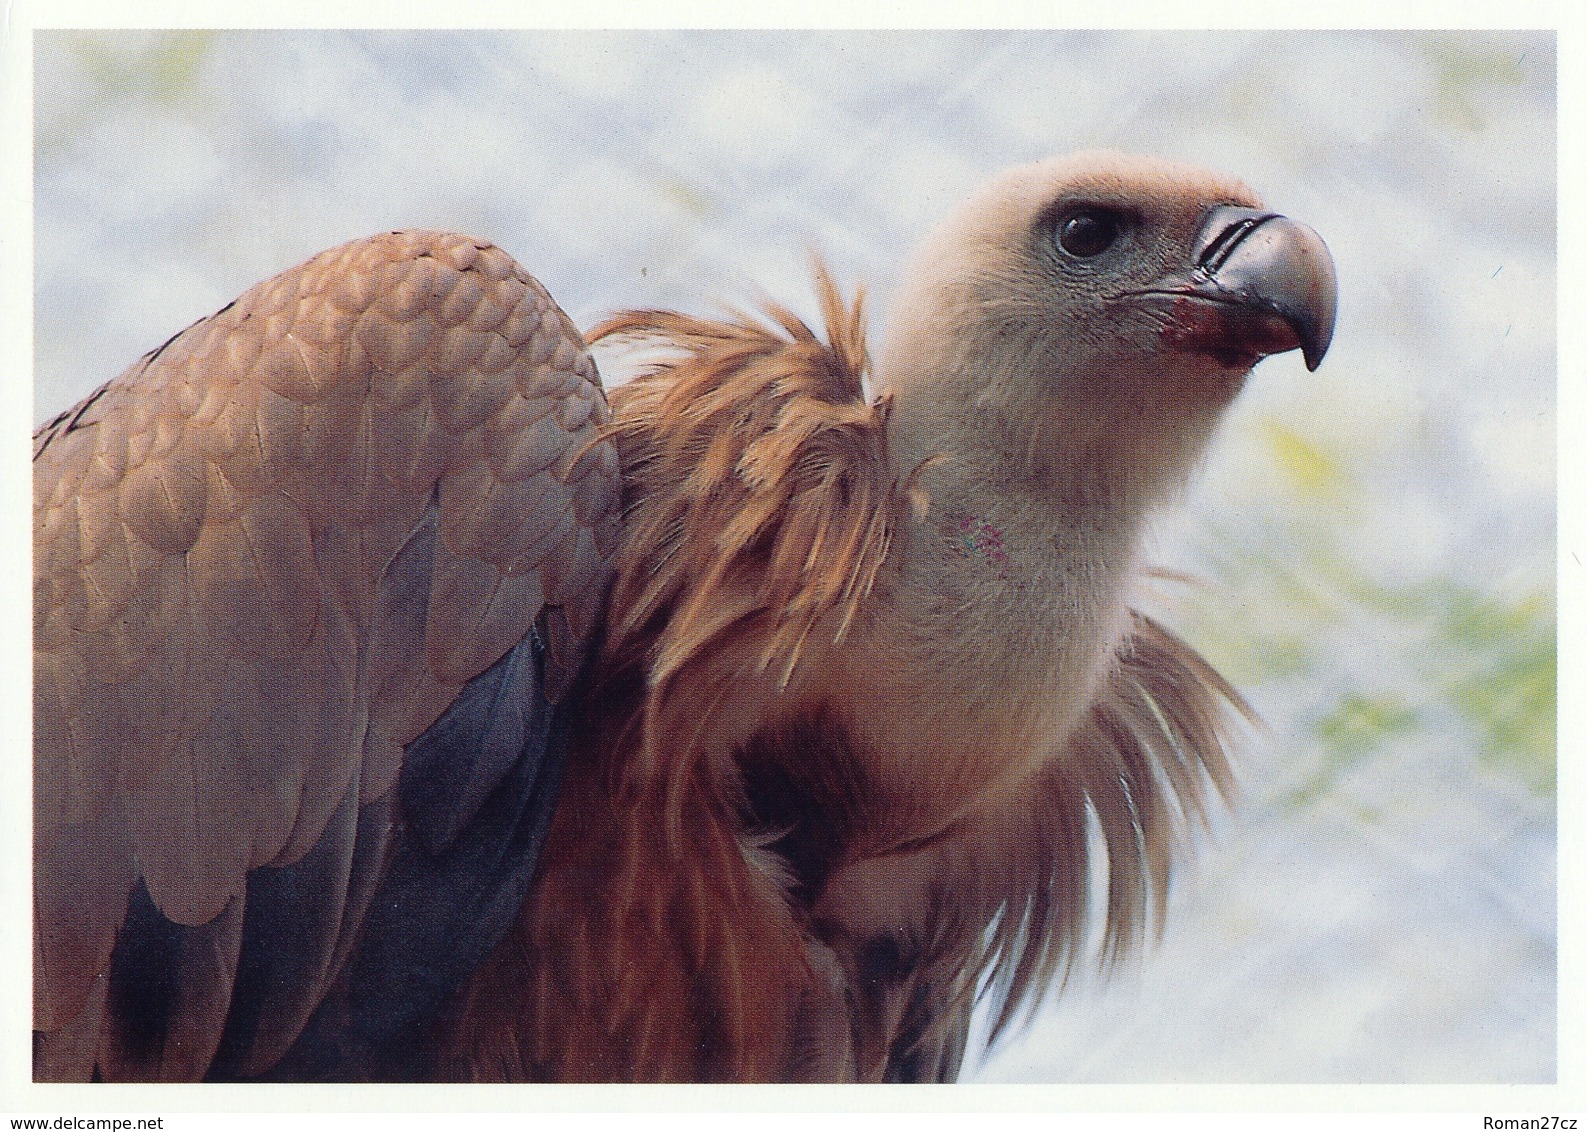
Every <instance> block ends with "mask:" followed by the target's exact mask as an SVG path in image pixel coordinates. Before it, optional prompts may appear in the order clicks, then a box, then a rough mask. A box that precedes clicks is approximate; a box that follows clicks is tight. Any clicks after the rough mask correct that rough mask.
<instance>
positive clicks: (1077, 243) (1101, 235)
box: [1058, 208, 1124, 259]
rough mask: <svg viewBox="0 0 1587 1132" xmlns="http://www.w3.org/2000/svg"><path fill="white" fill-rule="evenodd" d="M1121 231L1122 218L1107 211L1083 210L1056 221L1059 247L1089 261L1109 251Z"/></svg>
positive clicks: (1122, 228) (1098, 209)
mask: <svg viewBox="0 0 1587 1132" xmlns="http://www.w3.org/2000/svg"><path fill="white" fill-rule="evenodd" d="M1123 231H1124V219H1123V217H1121V216H1120V215H1119V214H1118V213H1116V212H1113V211H1110V210H1109V209H1106V208H1082V209H1079V210H1077V211H1075V212H1071V213H1069V214H1068V215H1067V216H1065V217H1063V218H1062V219H1061V220H1059V221H1058V246H1059V247H1060V248H1062V249H1063V250H1064V251H1066V252H1068V253H1069V254H1070V255H1072V256H1074V257H1075V258H1076V259H1090V258H1091V257H1093V256H1099V255H1101V254H1102V253H1103V252H1105V251H1107V250H1108V249H1109V248H1111V247H1112V246H1113V245H1114V244H1115V243H1116V242H1117V241H1118V238H1119V234H1120V233H1121V232H1123Z"/></svg>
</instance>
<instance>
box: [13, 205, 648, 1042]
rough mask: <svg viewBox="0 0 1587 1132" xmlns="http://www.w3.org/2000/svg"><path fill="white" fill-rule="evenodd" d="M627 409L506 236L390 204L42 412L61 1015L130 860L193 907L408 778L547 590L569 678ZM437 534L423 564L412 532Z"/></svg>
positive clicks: (584, 629) (212, 1011)
mask: <svg viewBox="0 0 1587 1132" xmlns="http://www.w3.org/2000/svg"><path fill="white" fill-rule="evenodd" d="M607 415H608V414H607V409H606V404H605V400H604V397H603V395H602V393H601V390H600V386H599V381H598V378H597V376H596V373H595V369H594V365H593V363H592V362H591V360H590V358H589V356H588V355H587V353H585V352H584V349H583V343H582V340H581V339H580V337H579V335H578V333H577V331H576V330H575V329H574V328H573V326H572V325H571V324H570V323H569V322H568V321H567V319H566V317H565V316H564V315H563V314H562V312H561V311H560V310H558V309H557V308H556V306H555V305H554V304H553V303H552V301H551V300H550V298H549V297H548V296H547V295H546V293H545V291H544V290H543V289H542V288H541V287H540V286H539V284H537V283H536V282H535V281H534V280H532V279H531V278H529V277H528V276H527V275H526V274H524V273H523V271H522V269H521V268H519V267H518V266H517V265H516V264H514V263H513V262H512V260H511V259H510V258H509V257H508V256H507V255H506V254H505V253H503V252H502V251H500V250H499V249H497V248H495V247H492V246H490V245H488V244H484V243H481V242H478V241H475V240H472V239H469V238H467V237H463V236H456V235H448V234H442V233H433V232H393V233H387V234H384V235H380V236H376V237H373V238H370V239H366V240H359V241H354V242H352V243H349V244H346V245H344V246H342V247H339V248H336V249H333V250H331V251H328V252H325V253H323V254H321V255H319V256H316V257H315V258H314V259H312V260H310V261H309V262H308V263H306V264H304V265H302V266H301V267H299V268H296V269H294V270H292V271H288V272H286V273H284V274H282V275H280V276H278V277H276V278H275V279H272V280H270V281H268V282H266V283H263V284H261V285H259V286H258V287H255V288H254V289H252V290H250V291H249V292H247V293H246V294H245V295H243V296H242V297H241V298H239V299H238V300H237V301H236V302H234V303H232V304H230V305H229V306H227V307H226V308H225V309H224V310H222V311H220V312H219V313H218V314H216V315H215V316H213V317H211V318H209V319H205V320H203V321H202V322H199V323H197V324H195V325H194V326H192V327H189V328H188V329H187V330H186V331H184V332H182V333H181V334H179V335H177V336H176V337H175V338H173V339H172V340H171V341H169V342H167V343H166V344H165V346H163V347H161V348H160V349H159V350H156V351H153V352H151V353H150V354H149V355H147V356H146V357H145V358H143V359H142V360H140V361H139V362H138V363H137V364H136V365H134V366H133V367H132V368H131V369H129V370H128V371H127V372H126V373H125V374H123V375H122V376H121V377H119V378H117V379H116V380H115V381H112V382H110V383H109V384H107V385H106V386H105V387H104V388H102V389H101V390H99V391H98V392H96V393H95V394H94V395H92V396H91V397H89V398H88V399H86V400H85V401H84V402H83V403H82V404H81V405H79V406H76V407H75V408H74V409H72V410H69V411H68V412H66V413H63V414H61V416H60V417H58V418H56V419H55V420H54V421H52V422H50V424H48V425H47V426H45V427H44V428H43V429H41V430H40V432H39V433H38V434H37V436H36V438H35V459H34V476H35V480H34V483H35V490H34V497H35V507H34V541H35V565H36V577H35V642H36V653H35V656H36V661H35V664H36V712H35V716H36V739H35V766H36V771H35V775H36V781H37V788H36V800H35V853H36V857H37V877H38V885H37V889H36V896H35V911H36V918H37V923H36V933H35V939H36V952H37V955H36V967H35V970H36V978H35V1010H36V1025H37V1026H38V1027H39V1028H40V1029H41V1030H44V1031H54V1030H60V1029H62V1028H63V1027H68V1025H69V1024H70V1023H71V1022H72V1020H73V1019H74V1018H75V1017H76V1016H77V1015H78V1014H79V1013H80V1012H81V1011H82V1010H83V1008H84V1005H85V1003H88V1002H89V1000H90V993H91V991H92V990H93V988H94V987H95V986H96V980H97V983H98V984H102V983H103V980H102V979H101V978H100V976H101V975H102V974H103V972H104V970H105V965H106V961H107V956H108V954H109V951H110V947H111V944H112V941H113V939H114V934H115V932H116V930H117V928H118V927H119V925H120V922H121V917H122V915H123V911H124V908H125V904H126V900H127V895H128V893H129V891H130V890H131V889H132V886H133V885H134V884H135V883H136V881H137V879H138V878H139V877H140V876H141V878H142V880H143V881H144V883H145V884H147V886H148V889H149V892H150V894H151V896H152V897H153V900H154V903H155V905H156V906H157V907H158V909H159V910H160V911H161V912H162V913H163V914H164V915H165V916H167V917H168V918H170V919H172V920H174V921H176V922H177V923H181V924H189V925H197V924H203V923H206V922H208V921H211V920H212V919H213V918H214V917H216V916H217V915H218V914H219V913H221V911H222V910H223V909H225V908H227V907H228V905H229V904H230V905H231V906H232V907H233V908H235V907H236V904H237V901H236V898H237V897H239V896H240V895H241V893H242V891H243V886H244V880H245V875H246V872H247V870H249V869H250V868H254V867H257V866H260V865H266V864H285V863H289V862H292V861H294V860H296V859H297V858H299V857H301V856H302V855H303V854H304V853H306V852H308V850H309V849H310V848H311V847H312V846H313V845H314V844H315V843H316V841H317V840H318V839H319V837H320V833H321V831H322V830H323V829H324V827H325V824H326V822H327V821H328V820H329V818H330V815H331V813H332V812H333V811H334V810H335V809H336V807H337V805H338V804H339V803H340V801H341V800H342V798H343V796H344V795H345V794H346V791H347V789H348V785H349V783H352V782H355V781H356V782H358V783H359V789H360V791H361V800H362V801H364V802H369V801H372V800H375V799H377V798H379V797H381V796H382V795H383V794H384V793H385V792H386V791H387V790H389V788H390V785H391V783H392V782H393V781H394V778H395V774H396V769H397V766H398V765H399V761H400V755H401V746H402V744H404V743H405V742H407V741H408V740H410V739H412V738H413V737H414V736H416V735H417V734H419V733H420V732H422V731H423V730H424V729H425V728H426V727H427V726H428V725H429V724H430V723H431V722H433V721H434V719H435V718H436V717H437V716H438V715H439V713H440V712H441V711H442V710H443V709H444V707H445V706H446V704H447V702H448V701H449V700H450V699H451V698H452V696H453V695H454V694H455V692H456V690H457V689H458V687H459V686H460V685H461V684H463V683H464V682H465V681H467V680H468V679H469V678H471V677H472V676H474V675H475V674H477V673H478V672H480V671H481V670H483V669H484V668H485V667H487V666H488V665H489V664H490V663H491V662H493V661H494V660H495V659H496V658H497V657H499V656H500V655H501V654H502V653H503V652H504V651H505V650H506V649H507V648H508V647H510V646H511V645H512V644H514V643H515V642H516V641H517V640H519V639H520V638H521V637H522V636H523V635H524V634H525V633H526V632H527V631H528V629H529V627H530V624H531V622H532V620H533V619H534V617H535V616H536V614H537V613H538V612H539V611H540V609H541V607H542V606H543V605H545V604H546V602H547V601H548V600H549V601H550V602H551V603H553V604H556V605H560V606H565V607H566V608H565V609H561V608H557V609H548V610H546V614H547V616H548V617H549V618H551V619H552V620H553V621H555V622H556V625H555V626H554V627H553V630H552V636H553V637H556V638H557V645H558V649H559V650H560V651H559V653H558V656H557V658H556V659H557V660H558V661H559V662H560V666H559V668H558V670H557V671H556V672H555V673H554V674H553V676H554V680H553V683H554V684H555V685H556V690H557V691H560V690H561V689H563V688H565V687H566V685H567V682H568V679H569V674H570V673H571V671H572V670H573V669H574V668H576V667H577V665H578V663H579V656H580V655H581V653H582V649H583V645H582V642H583V641H584V640H585V639H587V637H588V635H589V633H590V631H591V628H592V625H593V622H594V615H593V613H592V612H591V609H592V608H593V607H594V605H595V604H596V603H598V601H599V596H600V594H601V592H602V591H603V589H604V577H605V573H606V570H607V560H608V559H609V558H610V557H611V556H612V554H613V553H614V551H615V549H616V545H617V542H618V524H619V517H618V514H617V502H618V501H617V490H616V485H617V465H616V457H615V450H614V446H613V445H612V444H611V443H609V442H606V441H602V440H600V439H599V437H598V430H599V429H600V428H601V427H602V426H603V425H604V424H605V422H606V420H607ZM427 530H428V531H430V532H431V533H430V534H428V535H427V534H425V532H426V531H427ZM416 538H418V539H421V540H422V539H425V538H429V539H430V540H431V542H432V543H433V548H434V560H435V563H436V566H435V576H434V578H433V580H432V579H431V578H429V577H415V576H411V574H412V571H411V570H410V569H408V568H407V564H408V563H409V562H415V563H416V562H420V561H424V562H428V556H418V555H414V556H410V557H409V558H402V557H401V554H402V551H403V548H404V547H406V546H409V545H410V544H412V543H413V541H414V540H415V539H416ZM570 622H571V625H570ZM85 838H86V839H88V840H87V841H85ZM95 1001H98V1000H97V999H96V1000H95ZM194 1007H195V1010H196V1011H197V1012H198V1014H199V1015H201V1016H204V1017H208V1018H209V1022H208V1025H209V1026H210V1027H211V1028H212V1029H213V1027H214V1025H215V1015H216V1013H217V1012H218V1014H219V1017H220V1018H222V1019H223V1018H224V1013H225V1004H224V1003H223V1002H222V1003H218V1004H216V1003H207V1004H205V1003H199V1004H194ZM218 1032H219V1031H218V1030H213V1033H211V1034H209V1035H208V1036H207V1037H202V1038H199V1039H197V1040H198V1044H199V1045H200V1046H201V1047H202V1046H203V1044H204V1042H205V1041H209V1040H210V1038H213V1037H215V1036H218ZM68 1036H70V1035H68ZM65 1040H66V1038H65V1037H64V1036H63V1039H62V1041H63V1042H64V1041H65ZM88 1040H89V1039H88V1038H86V1037H85V1036H83V1035H75V1036H72V1040H71V1042H68V1043H67V1044H68V1045H70V1046H71V1048H73V1049H74V1050H77V1051H78V1053H79V1054H80V1051H81V1049H82V1048H84V1045H83V1043H84V1042H86V1041H88ZM184 1040H186V1039H184ZM189 1044H191V1043H189ZM210 1048H211V1049H212V1048H213V1047H212V1046H211V1047H210ZM204 1056H206V1057H207V1054H206V1055H204ZM68 1060H70V1059H68ZM77 1060H78V1061H79V1062H80V1061H81V1057H80V1056H79V1057H78V1058H77ZM200 1060H202V1058H200ZM168 1068H169V1069H170V1071H171V1072H182V1071H187V1070H191V1069H193V1068H194V1066H193V1065H188V1066H171V1067H168ZM199 1068H200V1069H201V1066H200V1067H199Z"/></svg>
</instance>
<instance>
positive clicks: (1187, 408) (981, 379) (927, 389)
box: [880, 152, 1336, 501]
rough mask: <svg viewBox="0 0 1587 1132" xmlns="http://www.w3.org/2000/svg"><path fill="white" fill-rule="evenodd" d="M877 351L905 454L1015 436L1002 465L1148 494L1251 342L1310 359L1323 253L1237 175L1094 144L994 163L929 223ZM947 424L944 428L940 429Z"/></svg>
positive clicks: (1211, 418)
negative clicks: (995, 170)
mask: <svg viewBox="0 0 1587 1132" xmlns="http://www.w3.org/2000/svg"><path fill="white" fill-rule="evenodd" d="M904 277H905V279H907V280H908V283H907V284H906V285H905V287H904V289H903V291H902V293H901V294H900V296H899V299H898V302H897V304H896V307H895V309H894V313H893V317H892V319H891V324H890V332H889V334H888V337H887V339H886V344H885V347H884V350H883V352H882V355H881V364H880V376H881V384H882V385H884V386H888V387H891V388H892V389H893V390H894V391H895V393H896V396H897V400H898V404H897V411H898V414H899V418H900V426H899V427H900V432H901V433H902V434H903V437H904V438H905V439H904V442H903V444H902V446H901V450H902V451H903V452H904V454H905V455H906V457H913V458H916V459H918V458H920V457H923V456H925V455H927V454H928V452H929V451H930V450H931V449H933V448H934V447H936V448H943V447H946V449H947V450H949V451H952V452H962V451H963V450H965V449H967V448H968V449H980V450H983V451H997V452H1008V453H1014V454H1016V455H1017V456H1018V458H1017V459H1016V460H1015V461H1014V462H1013V464H1012V465H1011V466H1010V467H1009V468H1008V469H1007V470H1008V472H1009V474H1010V475H1012V476H1015V477H1016V478H1020V479H1028V480H1035V481H1042V480H1045V481H1049V482H1048V486H1050V487H1054V488H1057V489H1059V490H1060V491H1063V492H1066V493H1079V495H1080V496H1081V497H1083V498H1088V499H1095V498H1096V493H1097V492H1098V491H1101V492H1103V493H1104V494H1105V495H1111V494H1113V493H1115V492H1123V494H1124V496H1125V497H1126V498H1129V497H1140V498H1144V500H1145V501H1150V499H1151V498H1152V497H1154V496H1155V495H1157V494H1160V493H1161V492H1162V491H1163V490H1165V489H1168V488H1171V487H1172V486H1173V485H1174V484H1175V483H1176V482H1178V480H1179V479H1181V478H1182V476H1183V473H1184V472H1185V471H1186V470H1187V467H1188V464H1189V463H1191V462H1193V461H1194V459H1195V458H1196V456H1197V455H1198V454H1199V453H1200V452H1201V451H1202V449H1203V448H1204V446H1205V443H1206V441H1207V439H1208V435H1209V432H1210V429H1211V427H1212V425H1213V424H1214V423H1215V422H1216V420H1217V417H1218V415H1219V413H1220V412H1221V410H1222V409H1223V408H1224V407H1225V406H1226V405H1227V404H1228V403H1229V401H1230V400H1231V399H1232V398H1233V397H1234V395H1235V394H1236V393H1238V392H1239V390H1240V387H1241V385H1242V383H1243V382H1244V379H1245V376H1246V374H1247V373H1248V372H1249V371H1250V369H1251V367H1252V366H1253V365H1254V364H1255V363H1256V362H1257V361H1258V360H1260V359H1261V358H1262V357H1264V356H1266V355H1269V354H1276V353H1283V352H1285V351H1288V350H1294V349H1297V348H1298V349H1300V350H1301V351H1302V354H1303V356H1304V358H1305V362H1306V365H1307V367H1308V368H1309V369H1315V368H1316V367H1317V365H1318V363H1319V362H1320V361H1321V360H1322V356H1323V354H1324V352H1326V350H1327V349H1328V343H1329V338H1330V336H1331V334H1332V330H1333V322H1334V311H1335V302H1336V300H1335V280H1334V273H1333V265H1332V261H1331V260H1330V258H1329V255H1328V251H1327V248H1326V247H1325V246H1324V244H1323V242H1322V240H1321V239H1320V238H1319V237H1318V235H1317V234H1316V233H1315V232H1314V231H1312V229H1310V228H1308V227H1307V226H1306V225H1304V224H1300V223H1297V222H1295V221H1293V220H1290V219H1288V218H1287V217H1284V216H1280V215H1278V214H1277V213H1274V212H1270V211H1267V210H1265V209H1264V208H1263V207H1262V203H1261V201H1260V200H1259V199H1258V198H1257V196H1256V195H1255V194H1254V193H1253V192H1252V191H1251V190H1250V189H1248V188H1247V187H1246V186H1245V185H1243V184H1241V183H1240V182H1239V181H1237V180H1233V179H1230V178H1227V177H1221V176H1217V175H1215V174H1212V173H1209V172H1206V171H1204V170H1202V169H1199V168H1196V167H1194V166H1189V165H1183V164H1178V163H1174V162H1168V161H1163V160H1160V159H1155V158H1146V157H1137V156H1130V155H1125V154H1119V153H1111V152H1092V153H1080V154H1074V155H1070V156H1065V157H1059V158H1054V159H1050V160H1046V161H1040V162H1036V163H1033V164H1029V165H1023V166H1019V167H1017V168H1014V169H1010V170H1008V171H1006V172H1005V173H1003V174H1002V175H1001V176H999V177H997V178H996V179H994V180H993V181H992V182H991V183H989V184H988V185H986V186H985V187H984V188H983V189H982V190H981V191H980V192H978V193H976V194H975V195H973V196H972V197H971V198H970V199H969V200H967V201H966V202H965V203H964V204H963V205H962V206H961V207H960V208H959V209H958V210H957V211H956V212H955V213H954V214H953V215H952V216H950V217H949V218H948V220H947V221H946V222H945V223H943V224H942V225H941V227H939V228H938V229H937V231H936V232H935V233H934V234H933V235H932V236H930V237H929V238H928V239H927V241H926V242H925V244H924V245H923V246H922V248H921V249H920V251H919V252H917V254H916V256H915V259H914V262H913V264H912V266H911V268H910V269H909V270H907V271H906V272H905V275H904ZM945 442H946V443H945Z"/></svg>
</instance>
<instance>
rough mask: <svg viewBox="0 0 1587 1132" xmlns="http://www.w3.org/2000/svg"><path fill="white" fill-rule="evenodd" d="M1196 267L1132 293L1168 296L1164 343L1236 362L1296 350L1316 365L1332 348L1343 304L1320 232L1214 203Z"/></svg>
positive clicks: (1198, 242)
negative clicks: (1341, 304)
mask: <svg viewBox="0 0 1587 1132" xmlns="http://www.w3.org/2000/svg"><path fill="white" fill-rule="evenodd" d="M1194 259H1195V262H1194V264H1193V266H1192V267H1191V268H1190V270H1188V271H1187V272H1185V273H1184V274H1183V275H1181V276H1178V277H1173V278H1170V279H1167V280H1165V281H1164V284H1165V285H1164V286H1162V287H1154V288H1152V289H1151V290H1148V291H1137V292H1133V297H1136V298H1145V299H1150V300H1156V301H1165V300H1166V301H1167V302H1168V304H1169V313H1170V318H1169V321H1168V323H1167V325H1166V326H1165V327H1164V329H1163V341H1164V342H1165V343H1167V344H1169V345H1172V346H1174V347H1175V348H1177V349H1182V350H1194V351H1198V352H1202V353H1207V354H1210V355H1212V356H1213V357H1215V358H1217V359H1218V360H1219V361H1220V362H1223V363H1224V364H1227V365H1230V366H1232V367H1239V368H1243V367H1247V366H1250V365H1252V364H1254V363H1255V362H1256V361H1257V360H1258V359H1260V358H1263V357H1266V356H1267V355H1269V354H1282V353H1285V352H1286V351H1289V350H1294V349H1297V348H1298V349H1299V350H1300V351H1301V354H1302V356H1303V357H1304V358H1305V359H1306V368H1307V369H1309V370H1315V369H1316V368H1317V367H1318V365H1320V364H1321V363H1322V359H1323V355H1324V354H1326V353H1327V352H1328V344H1329V342H1330V341H1331V340H1332V338H1333V331H1334V317H1335V314H1336V312H1337V309H1338V287H1337V281H1336V278H1335V275H1334V265H1333V257H1332V256H1330V255H1329V254H1328V246H1327V245H1326V244H1324V243H1323V241H1322V237H1321V236H1319V235H1317V233H1316V232H1315V231H1313V230H1312V229H1311V228H1309V227H1307V226H1306V225H1304V224H1301V223H1299V222H1297V221H1294V220H1291V219H1289V218H1288V217H1286V216H1280V215H1278V214H1277V213H1273V212H1261V211H1258V210H1256V209H1250V208H1236V207H1232V206H1222V207H1218V208H1214V209H1211V210H1210V211H1209V212H1208V213H1207V217H1206V219H1205V220H1204V221H1203V222H1202V227H1201V232H1200V234H1199V235H1198V236H1197V238H1196V242H1195V245H1194Z"/></svg>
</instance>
